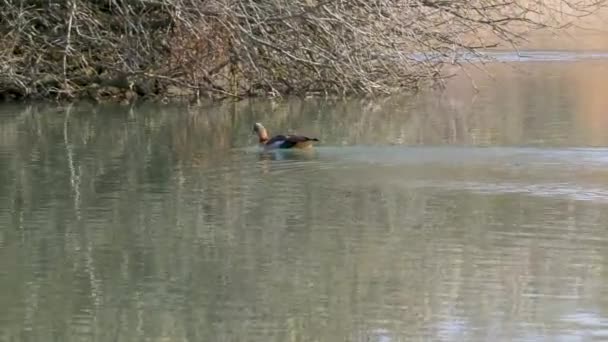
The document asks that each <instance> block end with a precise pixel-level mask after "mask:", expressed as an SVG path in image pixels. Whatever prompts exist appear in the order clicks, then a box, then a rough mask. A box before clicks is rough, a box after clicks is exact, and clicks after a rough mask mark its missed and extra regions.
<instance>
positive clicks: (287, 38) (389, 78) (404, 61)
mask: <svg viewBox="0 0 608 342" xmlns="http://www.w3.org/2000/svg"><path fill="white" fill-rule="evenodd" d="M603 5H604V0H595V1H593V0H589V1H588V0H578V1H576V2H570V1H550V0H527V1H524V0H471V1H469V0H449V1H448V0H266V1H259V0H104V1H93V0H88V1H87V0H64V1H56V0H0V15H1V16H0V33H2V34H1V36H0V94H2V95H3V96H4V97H18V98H26V97H51V96H52V97H59V98H74V97H92V98H96V99H99V98H104V97H110V98H118V99H121V100H131V99H133V98H135V97H137V96H162V97H166V96H184V95H185V96H189V97H196V96H215V97H218V96H219V97H243V96H252V95H285V94H309V93H325V94H346V93H389V92H391V91H393V90H395V89H403V88H412V87H416V86H417V85H418V84H419V83H420V82H421V81H425V80H437V79H438V78H440V77H441V76H442V75H443V73H442V66H444V65H445V64H446V63H458V62H459V61H460V60H461V57H462V55H463V53H469V54H471V53H472V54H475V53H476V52H477V51H478V50H479V49H483V48H488V47H491V46H496V45H497V44H501V43H502V44H504V43H509V44H513V45H514V46H515V45H516V43H517V42H518V41H519V40H520V39H522V38H523V37H524V35H525V32H526V31H527V30H530V29H537V28H543V27H557V26H558V25H561V24H563V23H564V18H573V17H576V16H580V15H587V14H589V13H592V12H593V11H595V10H597V9H599V8H600V7H602V6H603ZM557 18H559V20H558V19H557Z"/></svg>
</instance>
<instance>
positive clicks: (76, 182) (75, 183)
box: [63, 104, 80, 220]
mask: <svg viewBox="0 0 608 342" xmlns="http://www.w3.org/2000/svg"><path fill="white" fill-rule="evenodd" d="M71 111H72V105H71V104H69V105H68V107H67V108H66V111H65V118H64V119H63V143H64V145H65V150H66V155H67V158H68V168H69V169H70V185H71V187H72V191H73V192H74V211H75V212H76V214H77V215H78V219H79V220H80V167H78V172H76V167H75V166H74V147H73V146H72V144H71V143H70V142H69V138H68V137H69V135H68V127H69V121H70V113H71Z"/></svg>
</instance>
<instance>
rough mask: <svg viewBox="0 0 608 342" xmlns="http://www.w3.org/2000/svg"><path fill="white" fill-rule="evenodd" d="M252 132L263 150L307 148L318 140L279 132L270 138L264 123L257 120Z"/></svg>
mask: <svg viewBox="0 0 608 342" xmlns="http://www.w3.org/2000/svg"><path fill="white" fill-rule="evenodd" d="M253 132H254V133H256V134H257V135H258V138H259V144H260V147H262V148H264V149H265V150H273V149H288V148H297V149H307V148H310V147H312V144H313V142H315V141H319V139H317V138H309V137H306V136H303V135H295V134H288V135H283V134H279V135H275V136H274V137H272V138H270V137H269V135H268V131H267V130H266V128H265V127H264V125H262V124H261V123H259V122H256V123H255V124H254V125H253Z"/></svg>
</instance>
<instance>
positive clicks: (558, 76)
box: [0, 60, 608, 342]
mask: <svg viewBox="0 0 608 342" xmlns="http://www.w3.org/2000/svg"><path fill="white" fill-rule="evenodd" d="M487 68H491V70H490V71H491V72H492V74H493V76H494V79H493V80H492V79H490V78H487V77H481V75H482V74H483V73H484V71H482V70H476V69H471V71H470V75H471V76H472V78H474V79H475V87H474V86H472V85H471V82H470V81H469V79H468V77H467V76H466V75H464V74H460V75H459V76H458V77H456V78H454V79H452V80H450V81H449V82H448V84H447V88H446V89H445V91H443V92H428V93H423V94H420V95H417V96H394V97H390V98H385V99H376V100H349V101H341V100H340V101H338V100H318V99H317V100H313V99H309V100H296V99H293V100H285V101H262V100H256V101H253V100H252V101H243V102H240V103H237V104H224V105H221V106H208V107H202V108H200V107H193V108H188V107H186V106H151V105H141V106H136V107H133V108H127V107H121V106H91V105H76V106H62V107H50V106H42V105H29V106H25V105H20V106H14V105H4V106H2V107H0V307H1V308H2V310H0V340H1V341H76V340H78V341H93V340H95V341H141V340H145V341H382V342H385V341H419V340H424V341H429V340H432V341H464V340H466V341H583V340H585V341H586V340H593V339H598V340H599V339H603V338H606V337H608V316H607V315H608V300H607V299H606V298H608V285H606V284H608V272H607V271H608V247H607V246H608V243H607V242H608V234H607V231H606V228H607V227H606V222H608V214H607V209H608V130H607V129H606V128H608V121H607V119H608V117H607V116H606V115H605V110H606V108H608V98H606V96H605V93H606V92H605V90H606V89H605V79H606V76H608V62H607V61H601V60H597V61H596V60H594V61H589V60H585V61H574V62H571V63H570V62H569V63H557V62H555V61H553V62H547V63H536V62H535V63H527V62H525V61H522V62H521V63H517V65H515V66H514V65H502V64H497V65H493V66H487ZM475 88H477V90H475ZM256 121H261V122H263V123H265V125H266V126H267V127H268V128H269V129H270V130H271V133H272V132H275V133H280V132H290V131H297V132H301V133H305V134H309V135H313V136H317V137H319V138H320V139H321V142H322V143H321V144H320V145H319V147H318V148H317V149H316V150H314V151H311V152H310V153H293V152H284V153H259V152H258V151H257V150H256V149H255V139H254V138H253V137H252V136H251V127H252V124H253V123H254V122H256Z"/></svg>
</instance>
